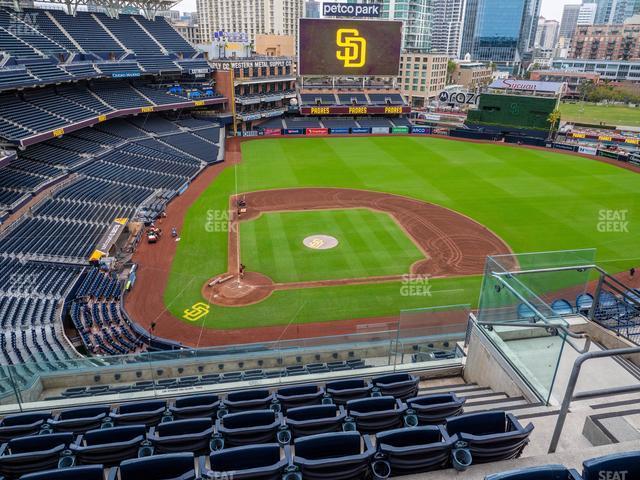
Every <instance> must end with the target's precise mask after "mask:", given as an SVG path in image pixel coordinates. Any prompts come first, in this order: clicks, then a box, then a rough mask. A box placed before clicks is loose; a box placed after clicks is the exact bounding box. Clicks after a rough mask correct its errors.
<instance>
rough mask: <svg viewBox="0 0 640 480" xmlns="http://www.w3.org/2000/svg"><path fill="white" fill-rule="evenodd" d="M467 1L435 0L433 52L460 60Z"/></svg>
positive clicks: (433, 9)
mask: <svg viewBox="0 0 640 480" xmlns="http://www.w3.org/2000/svg"><path fill="white" fill-rule="evenodd" d="M466 7H467V0H433V3H432V12H433V15H432V17H431V18H432V24H433V25H432V28H431V30H432V35H431V50H432V51H433V52H437V53H444V54H445V55H447V56H448V57H449V58H460V56H461V52H460V48H461V46H462V29H463V26H464V15H465V13H466Z"/></svg>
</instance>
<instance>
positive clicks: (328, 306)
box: [132, 136, 640, 335]
mask: <svg viewBox="0 0 640 480" xmlns="http://www.w3.org/2000/svg"><path fill="white" fill-rule="evenodd" d="M239 145H241V155H240V152H238V155H237V156H236V157H234V158H236V159H237V163H235V164H231V163H232V162H231V161H230V159H231V156H228V161H227V162H226V164H225V165H224V166H221V167H220V171H219V173H217V174H216V176H215V177H214V178H213V180H212V181H210V182H209V183H208V184H207V185H206V186H204V187H203V188H202V192H201V193H199V194H198V196H197V198H196V199H195V201H193V203H191V204H190V206H189V207H188V210H187V211H186V214H183V216H184V221H183V223H182V225H181V226H180V240H179V241H178V242H176V244H175V246H173V245H172V246H171V249H173V250H171V251H170V253H167V254H166V255H165V254H162V255H160V256H161V257H162V258H158V259H157V264H156V265H149V264H150V263H152V262H146V263H145V262H142V267H143V268H147V272H148V275H149V278H153V279H154V280H152V282H151V283H154V282H155V285H152V286H151V287H149V286H148V285H147V284H148V283H149V282H148V280H145V285H146V286H144V287H141V288H144V291H145V295H151V293H149V292H150V290H151V289H152V288H155V291H156V293H154V295H156V296H157V297H159V296H160V295H162V297H161V298H162V308H163V312H162V314H163V315H167V314H170V315H172V316H173V317H174V318H177V319H180V321H181V322H183V323H185V324H187V325H190V326H198V327H205V329H207V328H209V329H215V330H216V331H220V332H222V333H221V335H222V334H223V332H224V331H225V330H234V331H237V330H239V329H243V328H251V327H274V328H275V327H278V328H284V327H283V326H286V325H296V324H305V323H316V322H328V321H333V320H348V319H354V318H373V319H375V318H385V317H391V316H395V315H398V313H399V312H400V311H401V310H402V309H411V308H421V307H429V306H440V305H453V304H465V303H468V304H471V305H472V306H473V305H476V304H477V301H478V294H479V286H480V280H481V273H482V266H483V261H484V258H485V256H486V255H487V254H499V253H508V252H516V253H520V252H537V251H551V250H570V249H581V248H596V249H597V256H598V262H599V264H601V265H602V266H603V267H604V268H606V269H607V270H608V271H610V272H618V271H622V270H625V269H628V268H630V267H632V266H638V265H640V253H639V250H638V246H639V245H640V228H639V227H638V225H639V223H638V222H640V175H639V174H638V173H636V172H633V171H629V170H626V169H623V168H619V167H618V166H615V165H611V164H607V163H604V162H601V161H596V160H593V159H590V158H584V157H579V156H575V155H565V154H561V153H556V152H552V151H546V150H543V149H528V148H521V147H516V146H508V145H499V144H481V143H471V142H462V141H454V140H448V139H437V138H426V137H425V138H421V137H408V136H402V137H367V138H291V139H260V140H252V141H246V142H243V143H241V144H239ZM240 157H241V158H240ZM234 195H237V196H236V197H234ZM240 198H242V199H244V200H245V201H246V209H245V210H246V212H242V213H240V214H237V212H236V205H237V200H238V199H240ZM179 201H180V200H178V202H179ZM169 214H170V216H171V211H170V212H169ZM609 217H611V219H609ZM614 217H615V219H617V220H614V219H613V218H614ZM616 222H618V223H616ZM603 225H604V227H603ZM610 225H613V227H610ZM616 225H618V226H616ZM314 234H318V235H326V236H328V237H331V238H333V239H335V241H336V242H337V244H336V245H334V246H333V247H332V248H327V249H322V248H316V247H317V246H318V245H320V244H321V243H322V242H321V241H320V240H317V239H316V240H315V242H316V243H312V246H311V247H309V246H308V245H305V244H304V239H306V238H307V237H309V236H313V235H314ZM163 241H165V240H163ZM169 241H170V240H169ZM314 245H315V247H314ZM145 247H150V246H145ZM153 247H154V248H155V246H153ZM167 252H169V250H167ZM165 257H172V258H165ZM240 264H243V265H244V267H245V269H246V272H248V273H247V280H246V281H247V282H249V283H251V282H253V287H255V289H256V291H260V289H264V295H258V296H255V297H252V296H249V299H250V301H249V300H247V301H245V302H243V301H241V300H239V301H238V302H237V303H234V302H233V300H234V298H231V300H230V302H231V303H229V304H228V305H227V306H225V305H224V304H221V303H220V302H219V301H217V300H220V298H219V297H220V296H221V297H224V295H225V293H224V292H223V291H222V290H219V289H217V288H218V287H217V286H216V287H208V286H207V285H208V283H209V282H215V281H217V280H216V279H220V278H223V277H224V276H225V275H228V274H229V273H231V274H235V275H237V274H238V268H239V266H240ZM162 265H166V266H164V267H163V266H162ZM227 283H228V284H230V283H231V282H227ZM427 284H428V285H427ZM225 285H226V284H225ZM414 287H416V288H414ZM136 288H138V287H136ZM134 290H135V289H134ZM214 292H216V293H214ZM237 293H238V292H237ZM241 293H242V292H239V293H238V295H239V296H240V294H241ZM412 293H413V294H412ZM226 294H227V295H231V296H233V295H235V293H234V294H229V292H227V293H226ZM140 295H142V294H140ZM150 298H151V297H150ZM139 300H140V299H139ZM227 300H228V299H227ZM158 302H159V301H158ZM158 302H155V303H154V301H153V300H152V299H149V300H148V301H147V303H145V302H144V301H142V302H141V305H143V307H141V308H146V309H147V313H152V311H153V310H154V308H155V309H157V308H159V307H158V306H157V305H156V303H158ZM132 303H133V302H132ZM145 305H146V306H145ZM194 311H195V312H196V313H198V314H197V315H195V316H194V315H191V313H193V312H194ZM158 315H160V314H158ZM148 316H149V315H147V317H148ZM194 318H195V320H194ZM152 320H153V318H152Z"/></svg>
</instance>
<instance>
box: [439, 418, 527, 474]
mask: <svg viewBox="0 0 640 480" xmlns="http://www.w3.org/2000/svg"><path fill="white" fill-rule="evenodd" d="M445 428H446V431H447V433H448V434H449V435H450V436H451V437H452V438H453V439H454V441H455V442H462V443H463V444H464V445H466V447H465V448H466V449H467V450H468V451H469V452H470V453H471V457H472V461H473V463H489V462H497V461H500V460H511V459H514V458H518V457H519V456H520V455H521V454H522V451H523V450H524V447H525V446H526V445H527V444H528V443H529V435H530V434H531V432H532V431H533V424H531V423H529V424H528V425H527V426H526V427H522V425H520V422H518V420H517V419H516V417H514V416H513V415H512V414H510V413H505V412H501V411H497V412H479V413H468V414H465V415H461V416H459V417H452V418H448V419H447V422H446V424H445Z"/></svg>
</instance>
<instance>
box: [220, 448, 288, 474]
mask: <svg viewBox="0 0 640 480" xmlns="http://www.w3.org/2000/svg"><path fill="white" fill-rule="evenodd" d="M209 458H210V462H211V470H213V471H214V472H227V471H232V470H248V469H251V468H260V467H267V466H271V465H274V464H276V463H278V462H279V461H280V446H279V445H278V444H277V443H268V444H264V445H248V446H244V447H235V448H229V449H225V450H220V451H218V452H214V453H212V454H211V456H210V457H209Z"/></svg>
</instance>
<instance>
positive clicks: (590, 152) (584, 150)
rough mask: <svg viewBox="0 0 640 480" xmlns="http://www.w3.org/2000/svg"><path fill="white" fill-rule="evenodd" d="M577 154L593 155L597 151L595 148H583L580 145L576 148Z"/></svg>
mask: <svg viewBox="0 0 640 480" xmlns="http://www.w3.org/2000/svg"><path fill="white" fill-rule="evenodd" d="M578 153H586V154H587V155H595V154H597V153H598V149H597V148H595V147H584V146H582V145H580V146H579V147H578Z"/></svg>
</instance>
